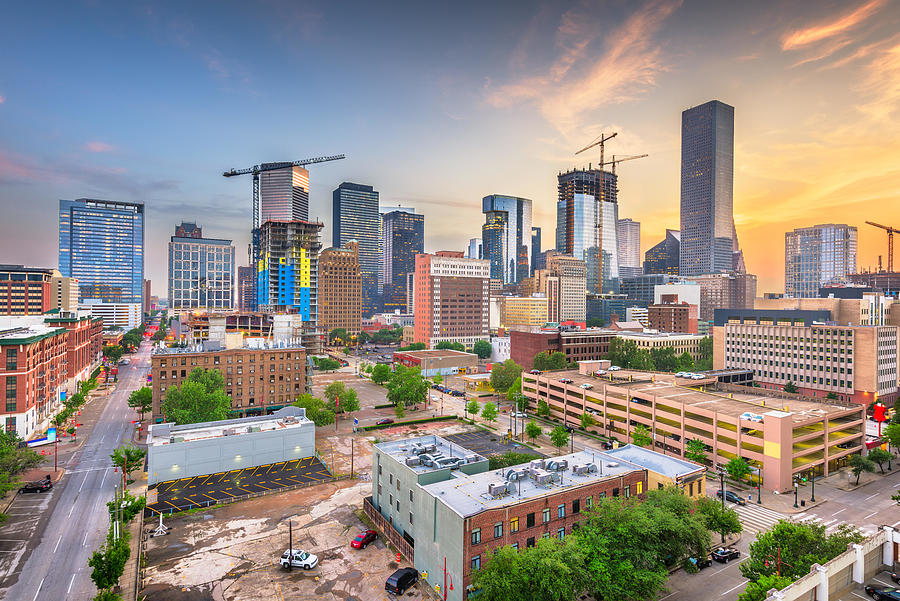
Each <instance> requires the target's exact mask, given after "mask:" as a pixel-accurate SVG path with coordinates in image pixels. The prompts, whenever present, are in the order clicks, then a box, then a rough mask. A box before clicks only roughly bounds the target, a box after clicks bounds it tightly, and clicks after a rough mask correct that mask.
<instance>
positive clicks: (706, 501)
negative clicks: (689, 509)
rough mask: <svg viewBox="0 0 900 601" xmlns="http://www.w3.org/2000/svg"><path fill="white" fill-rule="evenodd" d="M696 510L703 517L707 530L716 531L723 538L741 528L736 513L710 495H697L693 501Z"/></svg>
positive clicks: (739, 530)
mask: <svg viewBox="0 0 900 601" xmlns="http://www.w3.org/2000/svg"><path fill="white" fill-rule="evenodd" d="M695 503H696V505H697V512H698V513H699V514H700V516H701V517H702V518H703V520H704V523H705V524H706V528H707V530H710V531H712V532H718V533H719V534H721V535H722V538H723V539H724V537H725V535H727V534H737V533H738V532H741V530H743V528H742V526H741V519H740V516H739V515H738V513H737V512H736V511H735V510H734V509H732V508H730V507H722V504H721V503H720V502H718V501H716V500H715V499H713V498H711V497H699V498H698V499H697V500H696V501H695Z"/></svg>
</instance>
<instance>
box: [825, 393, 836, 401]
mask: <svg viewBox="0 0 900 601" xmlns="http://www.w3.org/2000/svg"><path fill="white" fill-rule="evenodd" d="M825 398H826V399H828V400H829V401H836V400H838V395H837V393H836V392H829V393H828V394H826V395H825Z"/></svg>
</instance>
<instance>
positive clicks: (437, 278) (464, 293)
mask: <svg viewBox="0 0 900 601" xmlns="http://www.w3.org/2000/svg"><path fill="white" fill-rule="evenodd" d="M490 272H491V262H490V261H488V260H486V259H465V258H463V253H461V252H455V251H439V252H437V253H435V254H433V255H431V254H421V255H416V271H415V293H414V294H415V307H416V310H415V324H414V326H413V328H414V337H415V341H416V342H424V343H425V344H426V345H428V347H429V348H432V347H433V346H434V345H435V344H437V343H438V342H442V341H445V340H446V341H450V342H461V343H462V344H464V345H466V346H471V345H473V344H474V343H475V342H477V341H479V340H487V339H488V338H490V331H489V321H488V313H489V310H488V299H489V296H490Z"/></svg>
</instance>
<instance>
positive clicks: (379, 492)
mask: <svg viewBox="0 0 900 601" xmlns="http://www.w3.org/2000/svg"><path fill="white" fill-rule="evenodd" d="M378 496H381V485H380V484H379V485H378Z"/></svg>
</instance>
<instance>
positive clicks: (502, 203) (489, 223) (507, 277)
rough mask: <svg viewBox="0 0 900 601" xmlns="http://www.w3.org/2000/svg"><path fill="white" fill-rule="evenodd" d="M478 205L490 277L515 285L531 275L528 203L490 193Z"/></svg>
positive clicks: (529, 204) (529, 212) (529, 210)
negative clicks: (480, 206) (482, 214)
mask: <svg viewBox="0 0 900 601" xmlns="http://www.w3.org/2000/svg"><path fill="white" fill-rule="evenodd" d="M481 203H482V213H484V225H483V226H482V227H481V240H482V244H483V252H484V258H485V259H489V260H490V262H491V278H493V279H496V280H500V281H501V282H503V283H504V284H516V283H518V282H520V281H522V280H523V279H525V278H527V277H528V276H530V275H531V201H530V200H529V199H527V198H517V197H515V196H504V195H502V194H491V195H490V196H485V197H484V198H483V199H481Z"/></svg>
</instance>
